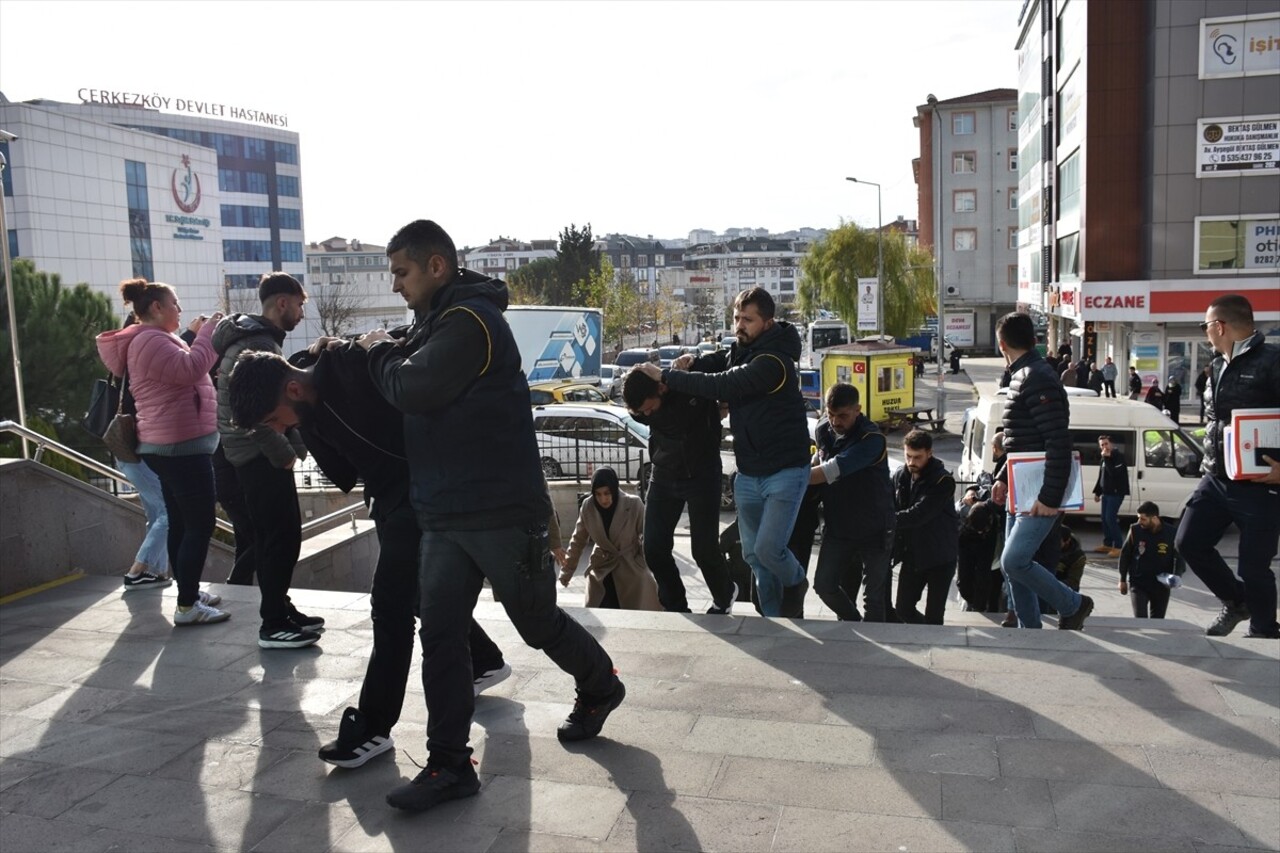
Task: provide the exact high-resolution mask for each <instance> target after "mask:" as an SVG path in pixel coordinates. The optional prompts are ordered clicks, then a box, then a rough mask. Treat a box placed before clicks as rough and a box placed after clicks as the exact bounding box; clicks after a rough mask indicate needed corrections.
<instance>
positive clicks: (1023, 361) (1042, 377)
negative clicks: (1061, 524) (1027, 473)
mask: <svg viewBox="0 0 1280 853" xmlns="http://www.w3.org/2000/svg"><path fill="white" fill-rule="evenodd" d="M1009 375H1010V377H1011V378H1010V382H1009V396H1008V397H1007V398H1006V399H1005V403H1004V417H1003V419H1002V423H1003V424H1004V451H1005V453H1033V452H1042V453H1044V454H1045V466H1044V483H1043V485H1041V487H1040V495H1039V501H1040V503H1042V504H1044V505H1045V506H1047V507H1055V508H1056V507H1060V506H1062V496H1063V494H1064V493H1065V492H1066V490H1067V481H1068V480H1069V479H1070V476H1071V430H1070V428H1069V426H1068V425H1069V423H1070V418H1071V409H1070V405H1071V404H1070V402H1069V400H1068V398H1067V392H1066V389H1065V388H1063V387H1062V384H1061V383H1060V382H1058V380H1057V377H1055V376H1054V375H1053V371H1052V370H1050V369H1049V365H1048V364H1046V363H1045V361H1044V359H1043V358H1041V357H1040V353H1038V352H1036V351H1035V350H1031V351H1030V352H1027V353H1023V355H1022V357H1021V358H1019V359H1018V360H1017V361H1015V362H1014V363H1013V364H1011V365H1009ZM996 479H998V480H1000V481H1001V482H1002V483H1008V481H1009V472H1008V469H1007V468H1006V467H1005V466H1004V464H1003V463H1002V464H1001V466H1000V470H999V471H998V472H997V474H996Z"/></svg>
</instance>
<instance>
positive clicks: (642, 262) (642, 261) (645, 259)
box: [636, 255, 649, 267]
mask: <svg viewBox="0 0 1280 853" xmlns="http://www.w3.org/2000/svg"><path fill="white" fill-rule="evenodd" d="M636 266H638V267H647V266H649V256H648V255H636Z"/></svg>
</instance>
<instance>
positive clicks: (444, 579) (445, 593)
mask: <svg viewBox="0 0 1280 853" xmlns="http://www.w3.org/2000/svg"><path fill="white" fill-rule="evenodd" d="M546 543H547V539H546V527H545V525H544V526H542V527H540V528H539V529H537V530H535V532H533V533H530V532H529V531H528V530H526V529H524V528H520V527H504V528H499V529H496V530H447V531H445V530H428V531H425V532H424V533H423V534H422V546H421V548H420V549H419V551H418V585H419V595H420V600H421V603H420V605H419V607H420V611H419V612H420V615H421V617H422V628H421V630H420V631H419V632H418V633H419V636H420V637H421V639H422V689H423V692H424V693H425V694H426V700H427V752H428V757H429V760H432V761H435V762H438V763H442V764H446V765H456V764H460V763H462V762H464V761H467V760H468V759H469V758H470V756H471V747H470V746H468V740H469V738H470V734H471V718H472V716H473V714H474V713H475V694H474V693H473V689H472V684H471V682H472V680H473V677H474V676H473V675H472V670H471V654H470V651H469V649H468V642H467V635H468V631H469V627H468V626H469V623H470V621H471V611H472V610H473V609H474V607H475V604H476V597H477V596H478V595H479V594H480V587H481V585H482V584H483V581H484V579H485V578H488V579H489V584H490V585H491V586H492V587H493V591H494V595H495V597H497V598H498V599H499V600H500V601H501V602H502V606H503V607H504V608H506V611H507V616H509V617H510V619H511V623H512V624H513V625H514V626H515V628H516V630H517V631H518V632H520V637H521V639H523V640H524V641H525V643H527V644H528V645H529V646H531V647H532V648H535V649H541V650H542V651H543V652H545V653H546V655H547V657H549V658H551V660H552V661H553V662H554V663H555V664H556V665H557V666H559V667H560V668H561V669H562V670H564V671H565V672H567V673H568V674H569V675H572V676H573V679H574V681H575V682H576V684H577V688H578V691H579V692H580V693H582V694H585V695H586V696H588V697H599V696H605V695H607V694H609V692H610V691H611V690H612V689H613V684H614V680H615V679H614V675H613V661H612V660H610V658H609V655H608V654H607V653H606V652H605V650H604V649H603V648H602V647H601V646H600V644H599V643H598V642H596V639H595V638H594V637H592V636H591V634H589V633H587V630H586V629H585V628H583V627H582V626H581V625H579V624H578V623H577V622H575V621H574V620H573V619H572V618H570V616H569V615H568V614H567V613H565V612H564V611H563V610H561V609H560V607H559V606H558V605H557V603H556V570H555V566H554V564H553V561H552V559H551V554H550V552H549V551H548V550H547V544H546Z"/></svg>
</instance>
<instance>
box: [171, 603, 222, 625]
mask: <svg viewBox="0 0 1280 853" xmlns="http://www.w3.org/2000/svg"><path fill="white" fill-rule="evenodd" d="M230 618H231V614H230V613H227V612H226V611H225V610H218V609H217V608H215V607H210V606H209V605H207V604H205V603H204V602H201V601H196V603H195V604H193V605H191V609H190V610H187V611H186V612H185V613H184V612H183V611H182V609H181V608H178V609H176V610H174V611H173V624H174V625H211V624H213V623H214V622H226V621H227V620H228V619H230Z"/></svg>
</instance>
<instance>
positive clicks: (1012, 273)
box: [1006, 241, 1018, 287]
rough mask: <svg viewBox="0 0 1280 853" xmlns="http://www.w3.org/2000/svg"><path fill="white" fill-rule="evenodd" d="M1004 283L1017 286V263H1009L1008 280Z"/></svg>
mask: <svg viewBox="0 0 1280 853" xmlns="http://www.w3.org/2000/svg"><path fill="white" fill-rule="evenodd" d="M1015 242H1016V241H1015ZM1006 283H1007V284H1008V285H1009V286H1010V287H1017V286H1018V265H1017V264H1009V280H1008V282H1006Z"/></svg>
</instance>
